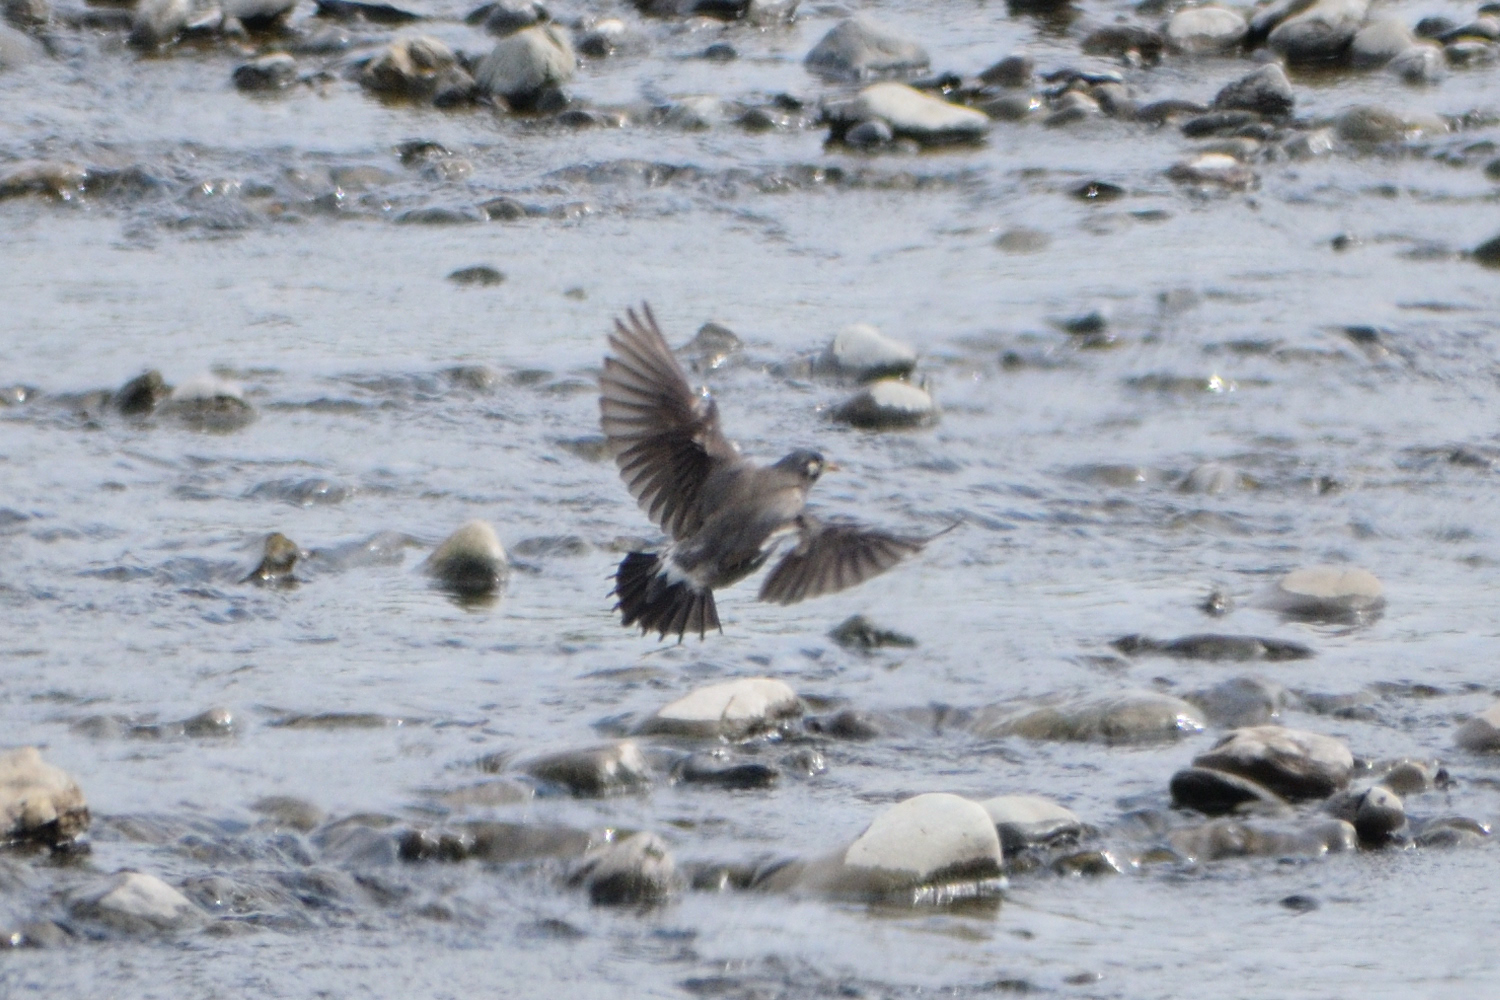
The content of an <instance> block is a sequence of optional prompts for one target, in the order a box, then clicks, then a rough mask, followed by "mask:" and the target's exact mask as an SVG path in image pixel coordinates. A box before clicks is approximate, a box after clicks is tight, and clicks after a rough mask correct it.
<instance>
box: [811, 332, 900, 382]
mask: <svg viewBox="0 0 1500 1000" xmlns="http://www.w3.org/2000/svg"><path fill="white" fill-rule="evenodd" d="M916 365H917V352H916V351H915V350H913V349H912V348H911V346H910V345H907V344H904V343H902V342H901V341H899V340H895V339H894V338H891V337H887V336H886V335H885V334H883V333H881V332H880V330H878V329H877V328H876V327H874V326H871V325H870V324H869V323H851V324H850V325H849V326H846V327H844V328H843V329H842V330H840V331H839V332H838V334H837V335H836V336H835V337H834V338H833V341H832V342H831V343H830V344H829V345H828V347H827V348H826V349H825V350H824V351H823V353H822V354H821V355H820V356H819V357H818V360H817V362H816V363H815V364H814V365H813V369H814V371H818V372H827V373H829V374H835V375H846V376H849V377H851V378H857V379H860V380H862V381H863V380H868V379H877V378H897V377H901V376H904V375H910V374H911V371H912V369H913V368H915V367H916Z"/></svg>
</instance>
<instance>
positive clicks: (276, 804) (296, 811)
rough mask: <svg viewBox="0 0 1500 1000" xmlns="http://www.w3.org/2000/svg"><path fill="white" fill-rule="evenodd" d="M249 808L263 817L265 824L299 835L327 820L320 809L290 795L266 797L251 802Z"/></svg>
mask: <svg viewBox="0 0 1500 1000" xmlns="http://www.w3.org/2000/svg"><path fill="white" fill-rule="evenodd" d="M250 808H251V809H253V810H254V811H255V812H256V813H258V814H259V815H260V816H262V817H264V821H265V822H267V823H270V824H271V825H273V826H276V827H285V828H286V829H289V830H296V831H298V832H299V833H309V832H311V831H312V830H315V829H317V828H318V826H319V825H321V824H322V822H323V820H324V819H326V818H327V817H326V815H325V814H324V812H323V810H322V809H319V808H318V807H317V806H315V805H313V804H312V803H311V802H308V801H306V800H305V799H299V798H296V797H294V796H291V795H267V796H265V797H263V798H259V799H256V800H255V801H254V802H252V803H251V804H250Z"/></svg>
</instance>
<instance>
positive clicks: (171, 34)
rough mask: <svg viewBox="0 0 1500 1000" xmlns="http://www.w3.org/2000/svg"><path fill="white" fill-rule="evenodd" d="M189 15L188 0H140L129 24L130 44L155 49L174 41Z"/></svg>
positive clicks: (185, 25) (190, 6) (189, 5)
mask: <svg viewBox="0 0 1500 1000" xmlns="http://www.w3.org/2000/svg"><path fill="white" fill-rule="evenodd" d="M191 15H192V5H191V4H190V3H189V2H188V0H141V3H140V5H139V6H137V7H136V9H135V18H134V19H133V20H132V22H131V25H130V44H131V45H134V46H136V47H137V48H142V49H155V48H158V47H160V46H163V45H166V44H167V43H168V42H172V41H175V40H176V39H177V36H178V35H180V34H182V29H184V28H186V27H187V23H188V18H189V17H190V16H191Z"/></svg>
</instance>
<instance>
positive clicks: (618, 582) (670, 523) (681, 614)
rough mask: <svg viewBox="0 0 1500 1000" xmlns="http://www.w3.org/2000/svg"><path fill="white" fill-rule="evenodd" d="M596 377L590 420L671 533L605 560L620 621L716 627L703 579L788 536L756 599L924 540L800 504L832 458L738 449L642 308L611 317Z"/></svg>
mask: <svg viewBox="0 0 1500 1000" xmlns="http://www.w3.org/2000/svg"><path fill="white" fill-rule="evenodd" d="M609 346H610V351H611V353H610V354H609V355H607V356H606V357H605V359H604V373H603V374H602V375H601V376H600V377H599V424H600V427H601V428H602V429H603V431H604V436H605V439H606V440H607V442H608V446H609V451H610V453H611V454H612V455H613V456H614V459H615V463H616V464H617V465H618V466H619V467H620V478H622V479H623V480H624V481H625V485H626V486H627V487H628V488H629V490H630V493H631V495H632V496H633V497H635V499H636V502H637V503H639V504H640V506H641V509H642V510H644V511H645V512H646V513H647V514H648V515H649V516H650V517H651V520H653V521H655V522H656V524H657V525H658V526H659V527H660V528H661V530H662V531H664V532H666V534H667V535H668V537H669V538H670V539H671V542H670V544H668V545H667V546H666V548H664V549H663V550H662V551H660V552H631V553H629V554H628V555H626V556H625V558H624V559H623V560H622V561H621V562H620V566H619V569H617V570H616V571H615V589H614V593H615V595H616V596H617V597H618V598H619V604H618V605H617V610H619V611H620V612H621V613H622V615H623V618H624V621H623V624H624V625H625V626H626V627H630V626H632V625H639V626H640V627H641V632H642V633H643V634H644V633H646V632H653V631H654V632H656V633H658V635H659V636H660V638H662V639H665V638H666V637H667V636H668V635H674V634H675V635H676V636H677V640H678V642H681V641H682V638H683V636H685V635H686V634H687V633H688V632H697V633H698V636H699V638H703V637H704V636H706V635H707V634H708V630H709V629H711V628H717V629H719V631H720V632H723V627H722V626H721V625H720V624H719V613H718V610H717V608H715V606H714V594H713V592H714V590H716V589H717V588H719V587H727V586H729V585H730V584H733V583H738V582H739V581H740V580H743V579H744V578H745V577H747V576H749V575H750V574H751V573H754V572H755V571H756V570H758V569H760V567H761V566H762V565H764V564H765V562H766V561H767V560H768V559H769V558H770V557H771V556H772V555H773V554H774V553H775V552H776V550H777V549H778V548H779V547H781V546H783V545H788V546H789V547H788V549H787V551H786V554H785V555H783V556H782V557H781V559H780V560H779V561H778V562H777V563H776V565H775V567H773V568H772V570H771V572H770V574H769V575H768V576H767V577H766V579H765V582H764V583H763V584H762V585H761V588H760V599H761V600H762V601H769V602H771V603H774V604H795V603H797V602H798V601H801V600H803V599H805V598H808V597H817V596H819V595H821V594H831V593H833V592H835V591H839V590H844V589H845V588H847V587H853V586H855V585H856V584H859V583H863V582H864V581H865V580H868V579H870V578H871V577H873V576H875V575H877V574H879V573H883V572H885V571H886V570H888V569H890V568H891V567H892V566H894V565H895V564H896V563H897V562H899V561H900V560H901V559H903V558H905V557H906V556H909V555H912V554H913V553H915V552H918V551H920V550H921V548H922V546H923V545H925V544H926V543H927V542H928V541H929V540H930V539H927V538H911V537H905V536H901V535H893V534H889V533H887V532H884V531H877V530H874V529H872V528H866V527H864V526H862V525H858V524H854V523H851V522H847V521H842V520H838V521H834V520H827V521H825V520H821V519H819V518H816V517H814V516H812V515H811V514H809V513H807V511H806V510H805V505H806V503H807V493H808V491H809V490H810V489H812V486H813V484H814V483H816V482H817V481H818V477H819V476H821V475H822V474H823V473H824V472H825V471H829V470H832V469H835V468H837V466H835V465H833V464H832V463H830V462H828V461H826V460H825V459H824V458H823V456H822V455H820V454H818V453H817V452H815V451H808V450H805V449H799V450H797V451H794V452H792V453H791V454H789V455H787V456H786V457H785V458H783V459H782V460H781V461H779V462H777V463H775V464H774V465H756V464H754V463H753V462H751V461H749V460H748V459H746V458H744V457H743V456H741V455H740V452H739V449H738V448H736V447H735V445H734V444H733V443H732V442H731V441H730V440H729V439H728V438H726V437H725V436H724V431H723V429H722V428H721V427H720V426H719V409H718V406H717V405H716V404H715V403H714V400H713V397H712V396H710V395H709V394H708V391H707V390H703V391H701V392H694V391H693V388H692V386H690V385H689V384H688V380H687V375H686V374H685V373H684V372H683V370H682V366H681V365H679V364H678V363H677V359H676V358H675V357H674V356H673V355H672V351H671V348H669V347H668V346H667V342H666V339H665V338H664V337H662V333H661V328H660V327H658V326H657V325H656V317H654V316H653V315H652V314H651V307H650V306H647V305H642V306H641V312H640V314H637V313H636V311H635V310H634V309H631V310H628V311H627V313H626V318H625V319H623V320H621V319H617V320H615V329H614V332H613V333H612V334H610V336H609Z"/></svg>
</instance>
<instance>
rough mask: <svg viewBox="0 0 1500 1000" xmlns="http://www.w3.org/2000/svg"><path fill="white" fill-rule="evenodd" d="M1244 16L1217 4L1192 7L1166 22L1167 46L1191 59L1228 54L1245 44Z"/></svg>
mask: <svg viewBox="0 0 1500 1000" xmlns="http://www.w3.org/2000/svg"><path fill="white" fill-rule="evenodd" d="M1249 30H1250V28H1249V25H1248V24H1246V23H1245V16H1244V15H1243V14H1241V13H1240V12H1239V11H1236V10H1230V9H1229V8H1227V7H1220V6H1217V5H1215V4H1205V5H1204V6H1202V7H1189V8H1187V9H1185V10H1180V11H1178V12H1177V13H1175V14H1173V15H1172V19H1171V20H1170V21H1168V22H1167V33H1166V34H1167V44H1168V45H1170V46H1171V47H1172V48H1173V49H1176V50H1177V51H1178V52H1183V53H1186V54H1188V55H1204V54H1207V53H1211V52H1225V51H1227V50H1229V49H1232V48H1234V47H1235V46H1237V45H1239V44H1240V42H1242V41H1244V40H1245V35H1246V34H1247V33H1248V32H1249Z"/></svg>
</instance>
